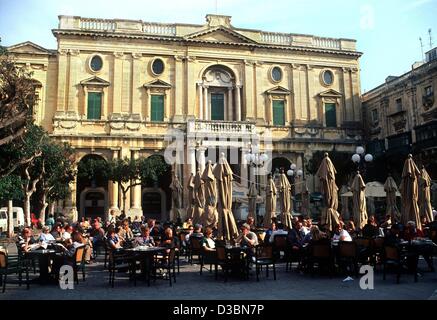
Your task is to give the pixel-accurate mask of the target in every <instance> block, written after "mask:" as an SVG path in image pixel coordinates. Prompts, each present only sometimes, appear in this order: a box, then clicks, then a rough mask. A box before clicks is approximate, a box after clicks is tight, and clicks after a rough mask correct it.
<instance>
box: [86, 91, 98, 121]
mask: <svg viewBox="0 0 437 320" xmlns="http://www.w3.org/2000/svg"><path fill="white" fill-rule="evenodd" d="M101 114H102V93H101V92H88V110H87V119H89V120H100V118H101Z"/></svg>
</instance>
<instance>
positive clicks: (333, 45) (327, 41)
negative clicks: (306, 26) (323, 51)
mask: <svg viewBox="0 0 437 320" xmlns="http://www.w3.org/2000/svg"><path fill="white" fill-rule="evenodd" d="M312 45H313V46H314V47H318V48H327V49H336V50H340V49H341V44H340V40H337V39H331V38H320V37H313V39H312Z"/></svg>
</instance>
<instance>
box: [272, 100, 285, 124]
mask: <svg viewBox="0 0 437 320" xmlns="http://www.w3.org/2000/svg"><path fill="white" fill-rule="evenodd" d="M284 111H285V110H284V100H273V125H274V126H285V112H284Z"/></svg>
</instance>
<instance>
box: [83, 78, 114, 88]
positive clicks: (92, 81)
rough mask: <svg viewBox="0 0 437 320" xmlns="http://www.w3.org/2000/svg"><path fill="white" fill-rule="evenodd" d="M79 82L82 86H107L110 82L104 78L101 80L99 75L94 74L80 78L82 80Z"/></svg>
mask: <svg viewBox="0 0 437 320" xmlns="http://www.w3.org/2000/svg"><path fill="white" fill-rule="evenodd" d="M80 84H81V85H82V86H97V87H107V86H109V85H110V84H111V83H110V82H108V81H106V80H103V79H102V78H99V77H96V76H94V77H91V78H88V79H85V80H82V81H81V82H80Z"/></svg>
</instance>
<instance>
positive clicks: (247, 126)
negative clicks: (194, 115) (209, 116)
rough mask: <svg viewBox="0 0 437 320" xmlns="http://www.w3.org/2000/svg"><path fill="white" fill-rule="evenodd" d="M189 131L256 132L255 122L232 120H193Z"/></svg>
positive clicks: (215, 132)
mask: <svg viewBox="0 0 437 320" xmlns="http://www.w3.org/2000/svg"><path fill="white" fill-rule="evenodd" d="M188 130H189V132H193V133H205V134H255V133H256V132H255V124H254V123H250V122H241V121H240V122H231V121H204V120H196V121H192V123H190V124H189V125H188Z"/></svg>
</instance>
